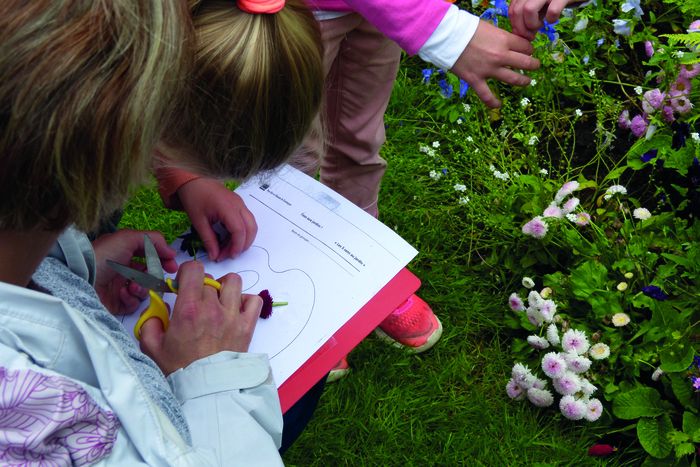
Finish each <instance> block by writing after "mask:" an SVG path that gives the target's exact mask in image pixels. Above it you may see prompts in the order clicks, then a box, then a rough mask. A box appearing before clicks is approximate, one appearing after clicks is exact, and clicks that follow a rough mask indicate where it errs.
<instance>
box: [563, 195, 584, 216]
mask: <svg viewBox="0 0 700 467" xmlns="http://www.w3.org/2000/svg"><path fill="white" fill-rule="evenodd" d="M580 203H581V201H580V200H579V199H578V198H569V199H568V200H566V203H564V206H562V211H563V212H564V214H569V213H570V212H573V211H574V209H576V208H577V207H578V205H579V204H580Z"/></svg>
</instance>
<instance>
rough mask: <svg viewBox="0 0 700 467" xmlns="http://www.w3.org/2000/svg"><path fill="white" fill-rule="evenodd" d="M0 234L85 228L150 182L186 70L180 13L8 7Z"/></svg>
mask: <svg viewBox="0 0 700 467" xmlns="http://www.w3.org/2000/svg"><path fill="white" fill-rule="evenodd" d="M2 10H3V12H2V15H0V128H1V130H2V135H1V136H0V228H1V229H7V230H19V231H23V230H28V229H31V228H35V227H40V228H46V229H58V228H62V227H64V226H66V225H67V224H69V223H71V222H74V223H76V224H77V225H78V226H79V227H80V228H82V229H86V230H87V229H91V228H92V227H94V226H95V224H96V223H97V222H98V221H99V219H101V218H103V217H105V215H106V214H108V213H111V212H112V211H113V210H114V209H116V208H118V207H119V206H120V205H121V204H122V202H123V201H124V198H125V197H126V195H127V193H128V189H129V187H130V186H131V185H132V184H133V183H135V182H137V181H140V180H141V177H143V176H144V175H145V174H146V173H147V169H148V163H149V161H150V153H151V150H152V148H153V146H154V145H155V142H156V141H157V140H158V138H159V137H160V136H161V131H162V127H163V123H164V121H165V120H166V115H168V114H169V113H170V112H171V109H172V104H173V102H174V101H176V100H177V96H178V93H179V92H181V91H182V89H183V86H184V77H185V75H186V73H187V72H188V71H189V69H190V68H189V66H190V64H191V61H190V59H189V55H188V50H189V47H188V43H187V41H188V40H190V38H191V32H192V30H191V23H190V20H189V15H188V11H187V5H186V4H185V2H182V1H174V0H173V1H170V0H168V1H163V0H119V1H111V0H31V1H26V0H3V9H2Z"/></svg>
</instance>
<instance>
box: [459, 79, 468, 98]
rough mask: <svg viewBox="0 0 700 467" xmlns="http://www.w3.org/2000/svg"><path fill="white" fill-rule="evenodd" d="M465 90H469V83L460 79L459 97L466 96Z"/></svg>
mask: <svg viewBox="0 0 700 467" xmlns="http://www.w3.org/2000/svg"><path fill="white" fill-rule="evenodd" d="M467 91H469V83H467V82H466V81H464V80H463V79H460V80H459V98H460V99H462V98H463V97H464V96H466V95H467Z"/></svg>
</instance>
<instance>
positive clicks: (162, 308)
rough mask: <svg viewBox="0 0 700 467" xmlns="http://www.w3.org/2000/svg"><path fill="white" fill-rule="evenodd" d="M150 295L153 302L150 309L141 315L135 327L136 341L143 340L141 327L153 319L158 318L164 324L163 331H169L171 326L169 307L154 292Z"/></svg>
mask: <svg viewBox="0 0 700 467" xmlns="http://www.w3.org/2000/svg"><path fill="white" fill-rule="evenodd" d="M168 280H170V279H168ZM148 295H150V297H151V301H150V303H149V304H148V308H146V310H145V311H144V312H143V313H141V316H140V317H139V320H138V321H137V322H136V324H135V325H134V336H136V339H138V340H141V327H142V326H143V323H145V322H146V321H148V320H149V319H151V318H158V319H159V320H160V322H161V323H163V331H167V330H168V325H169V324H170V315H169V314H168V307H167V306H166V305H165V302H164V301H163V299H162V298H160V295H158V294H157V293H155V292H154V291H152V290H149V291H148Z"/></svg>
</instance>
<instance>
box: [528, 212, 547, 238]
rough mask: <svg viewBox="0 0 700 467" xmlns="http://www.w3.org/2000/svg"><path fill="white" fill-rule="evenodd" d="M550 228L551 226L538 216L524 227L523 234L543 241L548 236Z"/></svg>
mask: <svg viewBox="0 0 700 467" xmlns="http://www.w3.org/2000/svg"><path fill="white" fill-rule="evenodd" d="M548 228H549V226H548V225H547V223H546V222H545V221H544V219H542V217H540V216H537V217H535V218H534V219H532V220H531V221H530V222H528V223H527V224H525V225H523V233H524V234H525V235H530V236H532V237H535V238H538V239H542V238H544V236H545V235H547V229H548Z"/></svg>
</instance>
